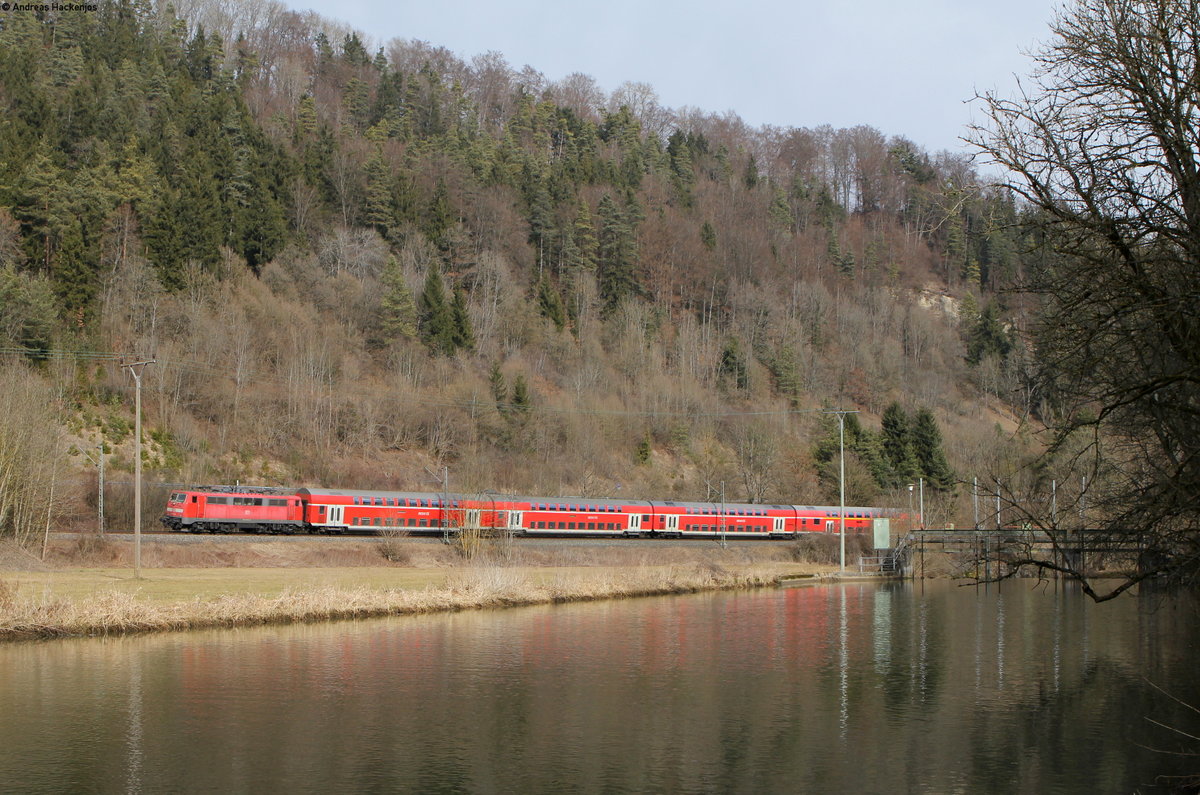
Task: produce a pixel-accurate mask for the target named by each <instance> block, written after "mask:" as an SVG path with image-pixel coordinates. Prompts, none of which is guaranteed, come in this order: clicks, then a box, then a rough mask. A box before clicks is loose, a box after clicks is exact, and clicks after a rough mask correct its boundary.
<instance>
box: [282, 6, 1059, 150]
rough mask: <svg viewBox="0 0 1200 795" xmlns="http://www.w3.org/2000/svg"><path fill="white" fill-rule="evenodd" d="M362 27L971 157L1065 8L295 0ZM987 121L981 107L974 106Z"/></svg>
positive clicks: (671, 98) (606, 85)
mask: <svg viewBox="0 0 1200 795" xmlns="http://www.w3.org/2000/svg"><path fill="white" fill-rule="evenodd" d="M284 2H286V3H287V4H288V5H290V6H291V7H293V8H295V9H296V10H303V9H306V8H307V9H312V10H313V11H316V12H317V13H319V14H321V15H322V16H324V17H327V18H330V19H334V20H338V21H341V22H345V23H348V24H349V25H350V26H352V27H353V28H355V29H357V30H359V31H361V32H362V33H365V34H366V36H367V37H368V39H369V40H370V41H371V42H372V43H373V44H374V46H375V47H378V46H379V45H382V44H385V43H386V42H387V41H389V40H391V39H393V38H403V39H422V40H425V41H428V42H429V43H431V44H434V45H439V46H443V47H446V48H447V49H449V50H451V51H452V52H454V53H456V54H457V55H459V56H460V57H461V58H463V59H464V60H466V61H469V60H470V59H471V58H472V57H473V56H475V55H480V54H483V53H485V52H488V51H490V50H495V51H497V52H500V53H502V54H503V55H504V56H505V58H506V59H507V61H508V63H509V64H510V65H511V66H512V67H513V68H515V69H520V68H521V67H523V66H525V65H529V66H532V67H534V68H535V69H537V70H538V71H540V72H541V73H542V74H544V75H545V76H546V78H547V79H549V80H558V79H560V78H562V77H565V76H566V75H568V74H570V73H572V72H582V73H584V74H587V75H591V76H592V77H593V78H595V79H596V81H597V82H598V83H599V85H600V87H601V88H603V89H604V90H605V91H608V92H611V91H612V90H613V89H615V88H617V87H618V86H620V85H621V84H622V83H624V82H626V81H633V82H643V83H649V84H650V85H652V86H653V87H654V89H655V90H656V91H657V92H658V97H659V102H660V104H662V105H663V106H665V107H669V108H680V107H684V106H692V107H697V108H700V109H702V110H705V111H713V112H718V113H721V112H725V111H729V110H732V111H734V112H735V113H737V114H738V115H739V116H741V117H742V118H743V119H744V120H745V121H746V122H748V123H749V124H751V125H752V126H759V125H763V124H772V125H777V126H781V127H814V126H817V125H820V124H831V125H833V126H834V127H852V126H854V125H857V124H869V125H871V126H873V127H876V128H877V129H879V130H880V131H882V132H883V133H884V134H885V135H889V136H890V135H904V136H907V137H908V138H911V139H912V140H913V141H915V142H916V143H918V144H919V145H921V146H923V147H925V148H926V149H928V150H930V151H937V150H941V149H951V150H956V151H962V150H963V145H962V143H961V142H960V141H959V140H958V139H959V137H960V136H961V135H963V134H964V126H965V125H966V124H967V123H968V122H969V121H971V119H972V113H973V111H972V106H971V104H970V103H969V102H968V100H970V98H971V97H972V96H974V94H975V93H976V91H979V92H984V91H989V90H998V91H1000V92H1001V93H1002V94H1006V95H1007V94H1009V93H1011V91H1012V87H1013V86H1014V77H1013V75H1014V74H1019V75H1026V74H1028V73H1029V71H1030V66H1031V64H1030V61H1029V59H1028V58H1027V57H1026V56H1025V55H1023V53H1025V52H1027V51H1028V50H1029V49H1030V48H1031V47H1032V46H1034V45H1035V44H1036V43H1037V42H1039V41H1045V40H1046V39H1047V37H1048V23H1049V22H1050V21H1051V19H1052V18H1053V15H1054V9H1055V8H1056V7H1057V6H1059V5H1060V3H1058V2H1055V0H1007V2H998V0H908V2H898V1H897V0H821V1H820V2H816V1H815V0H794V2H783V1H779V2H770V1H769V0H724V1H723V2H717V1H716V0H691V2H679V1H678V0H607V2H602V3H586V4H585V3H574V2H571V1H570V0H565V1H564V0H555V2H549V1H548V0H491V1H490V2H489V0H421V2H413V1H412V0H399V2H384V1H383V0H284ZM976 115H977V112H976Z"/></svg>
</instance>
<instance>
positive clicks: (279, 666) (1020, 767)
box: [0, 584, 1200, 792]
mask: <svg viewBox="0 0 1200 795" xmlns="http://www.w3.org/2000/svg"><path fill="white" fill-rule="evenodd" d="M1195 627H1196V622H1195V611H1194V608H1192V607H1190V606H1186V605H1184V604H1183V603H1181V602H1179V601H1177V600H1166V601H1162V602H1158V603H1155V604H1154V605H1153V606H1152V605H1150V604H1149V602H1148V601H1145V600H1144V601H1135V600H1122V601H1119V602H1118V603H1112V604H1107V605H1099V606H1097V605H1091V604H1089V603H1087V602H1086V601H1085V600H1084V599H1082V598H1081V597H1080V596H1079V595H1078V594H1076V593H1073V592H1070V591H1067V592H1062V591H1057V592H1056V591H1054V590H1045V589H1043V590H1031V589H1029V588H1026V587H1022V586H1021V585H1020V584H1016V585H1006V587H1005V588H1004V590H1003V592H999V591H997V590H995V589H993V590H991V591H988V590H985V589H962V588H955V587H953V586H947V587H936V586H926V587H925V589H924V590H923V591H922V590H917V591H915V592H914V591H913V590H911V589H909V588H907V587H904V586H896V587H887V586H884V587H878V586H874V585H847V586H844V587H833V588H797V589H789V590H780V591H762V592H755V593H733V594H715V595H703V596H690V597H682V598H665V599H647V600H636V601H627V602H612V603H598V604H587V605H577V606H570V607H557V608H529V609H521V610H509V611H499V612H477V613H460V614H453V615H444V616H424V617H413V618H404V619H392V620H384V621H371V622H361V623H347V624H337V625H319V626H318V625H313V626H298V627H290V628H283V629H266V630H247V631H222V632H208V633H192V634H186V635H164V636H154V637H143V638H129V639H116V640H84V641H71V642H65V643H47V644H24V645H18V646H9V647H2V648H0V782H3V784H2V785H0V789H4V790H7V789H14V790H26V789H38V790H56V791H71V790H84V791H95V790H100V791H122V790H123V791H127V792H141V791H145V792H158V791H164V790H166V791H170V790H188V791H209V790H221V791H234V792H249V791H254V792H263V791H267V792H270V791H283V790H286V791H297V790H298V791H314V790H333V789H348V788H349V789H356V790H363V789H367V790H396V791H414V792H509V791H521V792H560V791H564V790H566V791H611V792H625V791H629V792H643V791H671V792H675V791H686V792H713V791H719V792H796V791H807V790H820V791H863V790H867V791H893V790H899V791H939V792H948V791H973V792H974V791H983V792H988V791H994V792H1013V791H1025V790H1029V791H1039V792H1055V791H1057V792H1085V791H1086V792H1094V791H1114V790H1124V791H1129V790H1132V789H1134V788H1136V787H1139V786H1141V785H1143V784H1146V783H1149V782H1151V781H1152V779H1153V776H1154V775H1155V774H1156V773H1159V772H1173V771H1178V770H1179V768H1178V767H1176V765H1177V764H1178V761H1177V760H1174V759H1172V758H1169V757H1163V756H1162V755H1156V754H1153V753H1151V752H1150V751H1147V750H1145V749H1144V748H1142V747H1140V746H1141V745H1154V744H1162V743H1164V742H1165V743H1176V744H1177V738H1176V737H1175V736H1173V735H1171V734H1170V733H1169V732H1165V731H1162V732H1160V734H1159V735H1156V736H1153V737H1152V736H1151V735H1150V733H1149V732H1148V730H1147V727H1148V726H1149V724H1147V722H1146V720H1145V718H1147V717H1151V718H1153V719H1154V720H1157V721H1160V722H1162V723H1166V724H1168V725H1180V726H1183V727H1190V728H1191V729H1192V730H1193V732H1192V733H1195V729H1196V722H1195V715H1194V713H1189V712H1188V711H1187V710H1186V709H1184V708H1183V707H1181V706H1180V705H1179V704H1178V703H1177V702H1175V701H1173V700H1172V699H1170V698H1167V697H1166V696H1164V695H1163V694H1162V693H1159V692H1157V691H1155V690H1154V689H1153V688H1150V687H1148V686H1147V685H1146V683H1145V682H1146V680H1149V681H1152V682H1155V683H1158V684H1162V685H1163V686H1165V687H1166V688H1167V689H1169V690H1171V691H1172V693H1173V694H1174V695H1175V696H1178V697H1180V698H1182V699H1184V700H1191V701H1192V702H1193V703H1198V702H1200V698H1197V683H1196V682H1195V678H1194V675H1193V673H1192V669H1193V665H1192V662H1191V661H1192V655H1193V652H1194V648H1195V647H1194V645H1193V640H1194V637H1195V635H1194V632H1195V629H1194V628H1195ZM1189 721H1191V723H1189ZM1151 728H1152V726H1151ZM1160 741H1161V742H1160Z"/></svg>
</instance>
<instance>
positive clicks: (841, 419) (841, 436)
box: [825, 409, 925, 572]
mask: <svg viewBox="0 0 1200 795" xmlns="http://www.w3.org/2000/svg"><path fill="white" fill-rule="evenodd" d="M825 413H826V414H836V415H837V418H838V450H839V454H840V466H839V470H838V488H839V492H840V494H841V502H840V503H839V504H838V515H839V518H840V523H841V528H840V529H839V532H838V534H839V535H840V536H841V540H842V544H841V552H840V554H839V556H838V561H839V563H840V566H841V570H842V571H843V572H845V571H846V415H847V414H857V413H858V409H826V410H825ZM921 524H922V526H923V525H924V524H925V522H924V519H922V521H921Z"/></svg>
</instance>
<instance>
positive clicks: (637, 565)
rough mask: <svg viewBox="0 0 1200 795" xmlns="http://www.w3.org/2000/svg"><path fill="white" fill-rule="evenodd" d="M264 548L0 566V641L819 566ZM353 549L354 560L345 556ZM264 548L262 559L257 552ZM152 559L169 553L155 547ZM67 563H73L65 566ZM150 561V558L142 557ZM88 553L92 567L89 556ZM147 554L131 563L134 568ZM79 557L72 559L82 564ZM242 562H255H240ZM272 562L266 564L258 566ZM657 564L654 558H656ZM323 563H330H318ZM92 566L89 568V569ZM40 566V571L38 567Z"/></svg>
mask: <svg viewBox="0 0 1200 795" xmlns="http://www.w3.org/2000/svg"><path fill="white" fill-rule="evenodd" d="M305 546H306V545H304V544H303V543H301V544H296V543H295V542H277V543H275V544H272V542H269V541H265V542H262V545H258V544H256V545H254V547H255V548H250V547H245V548H243V550H242V551H241V552H229V551H223V552H222V555H221V556H220V557H221V559H223V560H224V558H225V557H227V556H233V557H234V558H235V560H232V561H230V560H224V565H220V564H218V565H216V566H209V567H197V563H198V562H199V561H200V560H201V559H203V557H204V553H202V552H197V551H196V550H191V551H189V552H186V553H182V557H184V558H186V560H187V563H188V564H190V565H188V566H187V567H178V566H176V567H168V568H162V569H155V568H151V567H144V568H143V571H142V575H143V576H142V579H140V580H139V579H135V578H134V577H133V572H132V571H130V570H129V569H127V568H98V567H97V566H96V564H97V563H99V564H100V566H105V565H108V566H112V565H113V564H117V565H120V564H122V563H124V558H125V550H124V549H123V548H122V547H121V545H120V544H114V545H112V546H108V547H105V548H87V549H82V550H81V549H78V548H77V549H74V550H72V549H70V548H66V549H63V548H59V549H56V550H53V552H52V554H51V555H48V556H47V561H48V562H51V563H52V564H53V566H52V568H49V569H47V568H46V567H39V566H32V565H31V566H27V567H25V570H24V571H18V570H16V567H12V568H10V569H9V570H8V571H0V640H28V639H37V638H56V637H70V636H96V635H117V634H127V633H136V632H161V631H170V630H187V629H202V628H216V627H237V626H253V625H261V624H271V623H292V622H305V621H328V620H345V619H359V618H370V617H379V616H391V615H404V614H415V613H429V612H435V611H452V610H476V609H483V608H498V607H512V606H520V605H536V604H552V603H565V602H573V601H588V600H598V599H613V598H625V597H636V596H652V595H666V594H679V593H692V592H697V591H703V590H719V589H736V588H754V587H761V586H766V585H772V584H774V583H776V582H777V581H778V580H779V578H780V577H781V576H785V575H796V574H805V573H815V572H818V571H820V570H823V569H826V568H828V567H827V566H825V565H823V564H816V563H805V562H800V561H795V560H788V558H789V557H791V553H789V552H788V551H786V550H781V549H779V548H778V547H767V546H764V547H763V548H762V549H761V550H755V549H751V550H745V549H695V548H693V549H681V548H670V549H668V548H663V549H659V550H643V549H638V550H634V549H611V548H603V547H601V548H597V549H594V550H590V551H588V550H579V549H575V550H570V551H567V552H563V553H555V554H548V555H547V554H546V553H539V555H537V556H533V557H544V558H546V560H544V561H543V562H541V563H540V564H539V563H537V562H533V561H531V560H529V557H530V555H528V554H526V553H514V554H510V555H508V556H507V558H506V556H505V555H500V554H492V555H485V556H479V557H477V558H476V559H474V560H464V559H462V558H458V559H455V557H454V556H453V554H452V553H451V554H450V555H449V556H448V557H447V553H446V552H445V551H444V550H442V549H440V548H437V547H433V548H431V549H432V551H430V550H429V549H427V548H428V547H429V545H413V546H412V548H411V549H402V550H400V555H399V557H401V558H403V559H405V560H408V561H411V560H412V559H414V558H424V557H425V556H432V557H434V558H436V559H437V562H430V561H425V560H423V559H422V561H421V562H422V563H423V564H425V565H420V566H413V565H411V563H410V564H409V565H388V566H383V567H381V566H380V565H378V564H380V563H381V562H383V561H381V558H380V555H379V553H378V552H369V553H367V556H366V557H365V558H363V562H359V563H356V562H352V561H358V558H356V557H355V556H356V555H359V554H362V553H361V549H362V548H363V545H362V543H361V542H359V543H357V544H354V545H352V546H350V547H348V548H347V549H338V548H336V547H330V546H328V545H327V544H326V545H325V546H323V547H321V548H320V549H322V550H324V551H323V552H320V553H319V557H320V558H321V561H320V562H321V563H324V564H325V565H324V566H322V567H320V568H314V567H312V565H311V564H310V565H309V566H305V565H303V564H302V565H295V564H296V562H297V561H305V562H308V561H309V559H310V556H312V555H314V554H317V553H315V552H314V551H313V550H312V549H305ZM354 550H359V551H354ZM268 551H269V552H270V554H268ZM155 554H156V555H158V556H159V557H164V556H166V557H169V556H170V555H171V554H173V553H170V552H169V551H168V552H163V551H162V550H159V551H158V552H157V553H155ZM72 556H75V558H76V560H73V561H72V560H70V558H71V557H72ZM151 557H153V556H151ZM96 558H100V559H101V560H99V561H98V560H95V559H96ZM146 558H147V556H145V555H144V556H143V561H144V563H145V561H146ZM80 559H82V560H80ZM246 559H254V560H259V561H260V562H259V564H258V566H251V567H246V566H241V565H238V564H240V563H244V562H246ZM263 559H265V560H270V561H272V562H273V563H274V565H271V564H266V565H264V564H263V563H262V562H261V560H263ZM664 559H666V560H665V561H664ZM331 561H337V562H335V563H333V565H330V562H331ZM88 564H90V565H88ZM38 569H41V570H38Z"/></svg>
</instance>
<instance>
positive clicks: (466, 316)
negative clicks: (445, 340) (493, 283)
mask: <svg viewBox="0 0 1200 795" xmlns="http://www.w3.org/2000/svg"><path fill="white" fill-rule="evenodd" d="M450 317H451V319H452V320H453V321H454V337H453V339H454V347H455V348H462V349H464V350H468V351H469V350H472V349H473V348H474V347H475V331H474V330H473V329H472V328H471V314H470V312H469V311H468V310H467V294H466V291H465V290H463V288H462V287H461V286H459V287H455V288H454V298H453V300H452V301H451V303H450Z"/></svg>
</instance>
